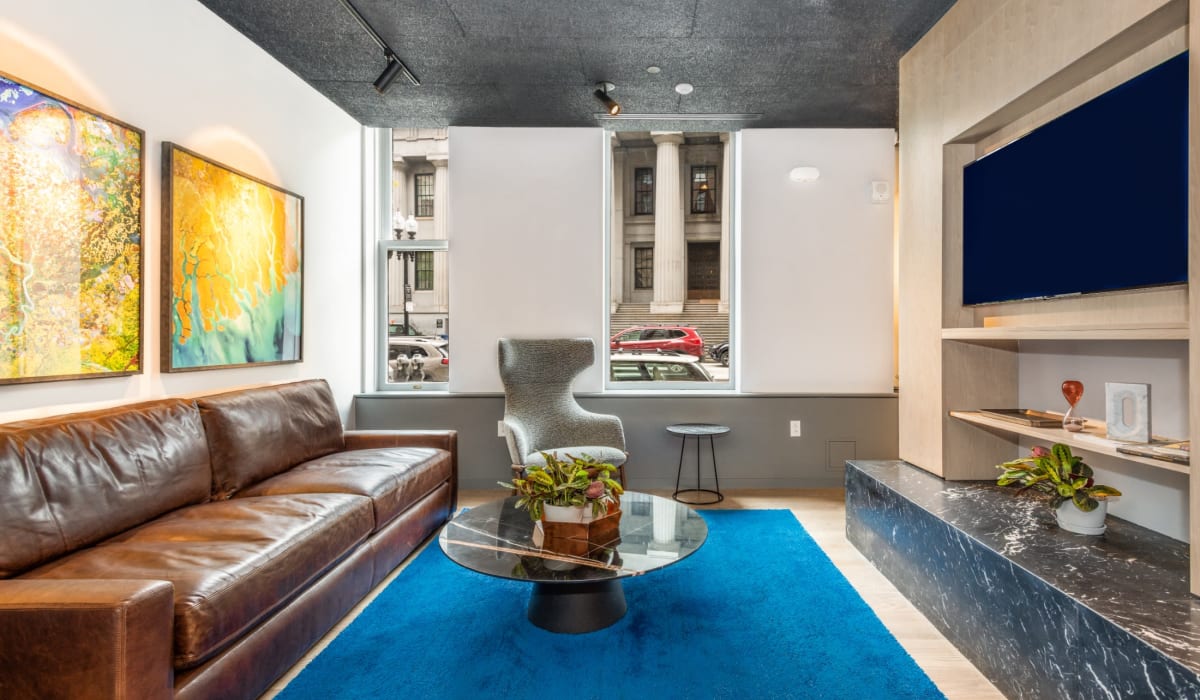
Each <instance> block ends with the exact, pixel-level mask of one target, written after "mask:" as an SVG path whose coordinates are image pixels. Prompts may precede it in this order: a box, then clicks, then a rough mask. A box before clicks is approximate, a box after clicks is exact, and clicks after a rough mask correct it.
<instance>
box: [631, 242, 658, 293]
mask: <svg viewBox="0 0 1200 700" xmlns="http://www.w3.org/2000/svg"><path fill="white" fill-rule="evenodd" d="M646 252H648V253H649V255H646V256H645V257H646V258H648V260H649V266H648V267H640V266H639V265H640V264H641V263H642V262H643V261H642V260H640V259H639V258H641V257H642V254H643V253H646ZM640 270H644V271H645V272H646V273H647V274H646V279H647V280H648V282H647V283H646V284H645V285H643V284H642V279H641V277H639V276H638V272H639V271H640ZM633 288H634V289H636V290H638V291H641V290H643V289H654V246H652V245H635V246H633Z"/></svg>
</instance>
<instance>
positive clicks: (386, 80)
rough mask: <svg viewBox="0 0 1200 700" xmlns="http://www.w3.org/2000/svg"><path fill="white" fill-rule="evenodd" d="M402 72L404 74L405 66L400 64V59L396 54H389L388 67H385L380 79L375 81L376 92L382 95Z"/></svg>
mask: <svg viewBox="0 0 1200 700" xmlns="http://www.w3.org/2000/svg"><path fill="white" fill-rule="evenodd" d="M402 72H404V64H403V63H401V62H400V59H398V58H396V54H393V53H389V54H387V65H386V66H385V67H384V69H383V72H382V73H380V74H379V77H378V78H376V79H375V83H374V84H375V91H376V92H378V93H379V94H380V95H382V94H383V93H384V92H386V91H387V89H388V87H389V86H391V84H392V81H393V80H395V79H396V76H397V75H400V73H402Z"/></svg>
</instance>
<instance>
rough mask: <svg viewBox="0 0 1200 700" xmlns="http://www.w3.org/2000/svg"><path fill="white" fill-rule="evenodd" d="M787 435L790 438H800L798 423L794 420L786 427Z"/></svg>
mask: <svg viewBox="0 0 1200 700" xmlns="http://www.w3.org/2000/svg"><path fill="white" fill-rule="evenodd" d="M788 435H790V436H791V437H800V435H801V433H800V421H798V420H794V421H792V422H791V424H790V425H789V426H788Z"/></svg>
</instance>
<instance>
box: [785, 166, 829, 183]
mask: <svg viewBox="0 0 1200 700" xmlns="http://www.w3.org/2000/svg"><path fill="white" fill-rule="evenodd" d="M820 177H821V171H820V170H819V169H817V168H814V167H813V166H811V165H802V166H800V167H798V168H792V170H791V172H789V173H788V178H789V179H790V180H791V181H792V182H816V181H817V180H818V179H819V178H820Z"/></svg>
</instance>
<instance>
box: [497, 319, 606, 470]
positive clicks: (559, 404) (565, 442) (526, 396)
mask: <svg viewBox="0 0 1200 700" xmlns="http://www.w3.org/2000/svg"><path fill="white" fill-rule="evenodd" d="M499 352H500V380H501V381H502V382H504V427H505V429H506V430H505V432H506V433H507V439H508V451H509V454H510V456H511V457H512V464H513V469H514V470H523V469H524V468H525V467H528V466H531V465H534V464H545V459H544V458H543V457H542V455H541V453H542V452H550V453H552V454H554V455H555V456H556V457H562V456H563V455H565V454H568V453H569V454H571V455H574V456H580V455H581V454H587V455H589V456H591V457H593V458H595V459H598V460H600V461H601V462H609V463H611V464H613V465H615V466H616V467H617V468H618V475H619V477H620V480H621V483H622V484H624V483H625V461H626V459H627V458H628V453H627V452H625V431H624V429H623V428H622V426H621V419H620V418H618V417H616V416H609V415H603V414H599V413H592V412H590V411H586V410H584V408H583V407H582V406H580V405H579V404H578V403H577V402H576V401H575V395H574V394H572V393H571V382H572V381H573V380H574V379H575V377H577V376H578V375H579V373H580V372H582V371H583V370H585V369H587V368H588V367H590V366H592V363H593V362H594V357H595V352H596V350H595V344H594V343H593V342H592V339H591V338H561V339H540V340H514V339H510V338H501V339H500V342H499Z"/></svg>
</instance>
